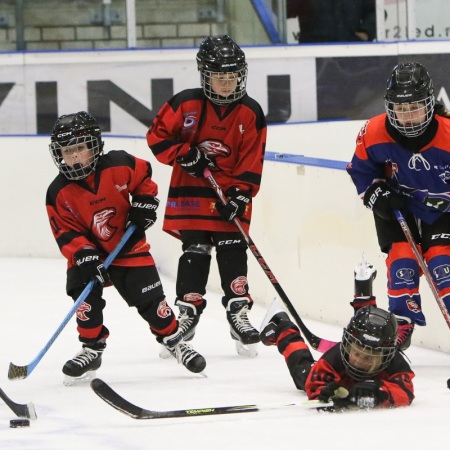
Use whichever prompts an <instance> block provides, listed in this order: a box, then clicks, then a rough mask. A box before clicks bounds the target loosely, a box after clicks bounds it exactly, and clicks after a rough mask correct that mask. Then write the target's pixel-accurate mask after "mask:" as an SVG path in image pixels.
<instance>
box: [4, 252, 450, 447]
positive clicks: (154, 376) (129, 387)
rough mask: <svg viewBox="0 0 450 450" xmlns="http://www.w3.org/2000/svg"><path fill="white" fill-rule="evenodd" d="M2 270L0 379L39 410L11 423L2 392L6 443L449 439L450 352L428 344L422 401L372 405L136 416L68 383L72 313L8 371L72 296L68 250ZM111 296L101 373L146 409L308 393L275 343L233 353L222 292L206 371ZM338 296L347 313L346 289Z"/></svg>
mask: <svg viewBox="0 0 450 450" xmlns="http://www.w3.org/2000/svg"><path fill="white" fill-rule="evenodd" d="M0 274H1V283H0V299H1V305H2V308H1V310H2V313H1V324H0V342H1V352H0V373H2V374H3V375H0V386H1V388H2V389H3V390H4V391H5V392H6V393H7V394H8V395H9V396H10V397H11V398H12V399H13V400H14V401H15V402H17V403H28V402H30V401H32V402H33V403H34V405H35V407H36V412H37V415H38V419H37V420H36V421H32V422H31V426H30V428H17V429H11V428H9V420H10V419H13V418H15V416H14V414H13V413H12V411H11V410H10V409H9V408H8V407H7V406H6V405H5V404H4V403H3V402H2V401H1V400H0V448H1V449H7V450H10V449H21V450H22V449H30V450H31V449H32V450H53V449H58V450H63V449H64V450H66V449H79V448H86V449H93V450H103V449H105V450H116V449H117V450H134V449H155V450H162V449H176V448H178V449H183V450H190V449H192V450H194V449H195V450H203V449H214V450H222V449H231V450H241V449H249V450H253V449H255V450H264V449H267V450H281V449H295V448H298V449H301V450H321V449H324V450H325V449H326V450H330V449H332V450H339V449H345V450H347V449H355V450H359V449H361V450H371V449H374V450H380V449H388V450H391V449H392V450H393V449H399V448H405V449H408V450H414V449H424V448H427V447H428V448H430V447H433V446H434V445H436V446H438V447H439V448H447V445H448V437H449V432H448V428H447V427H448V425H449V412H450V390H449V389H447V387H446V381H447V379H448V378H449V377H450V356H449V355H448V354H445V353H439V352H435V351H431V350H426V349H423V348H419V347H411V348H410V349H409V350H408V351H407V355H408V356H409V358H410V360H411V365H412V367H413V369H414V370H415V372H416V378H415V390H416V399H415V401H414V402H413V405H412V406H410V407H406V408H398V409H392V410H373V411H370V412H365V411H364V412H351V413H345V414H329V413H318V412H317V411H315V410H305V409H302V408H300V407H284V408H280V409H270V410H263V411H259V412H254V413H245V414H231V415H222V416H208V417H190V418H183V419H160V420H142V421H138V420H134V419H131V418H129V417H127V416H125V415H123V414H122V413H120V412H119V411H116V410H115V409H113V408H111V407H110V406H109V405H107V404H106V403H104V402H103V401H102V400H101V399H100V398H98V397H97V396H96V395H95V394H94V392H93V391H92V390H91V389H90V387H89V385H87V384H86V385H82V386H74V387H65V386H63V383H62V381H63V374H62V372H61V368H62V365H63V364H64V362H65V361H66V360H67V359H69V358H70V357H72V356H73V355H74V354H75V353H76V352H77V351H78V350H79V349H80V344H79V342H78V340H77V333H76V325H75V319H74V318H72V319H71V321H70V322H69V324H68V325H67V326H66V328H65V329H64V330H63V331H62V333H61V334H60V336H59V337H58V338H57V340H56V341H55V343H54V344H53V345H52V346H51V347H50V349H49V351H48V352H47V354H46V355H45V356H44V357H43V359H42V360H41V362H40V363H39V364H38V365H37V367H36V368H35V370H34V371H33V372H32V373H31V374H30V376H29V377H28V378H27V379H25V380H20V381H10V380H8V377H7V372H8V366H9V362H13V363H15V364H17V365H26V364H28V363H29V362H31V361H32V360H33V359H34V357H35V356H36V355H37V353H38V352H39V351H40V350H41V349H42V348H43V347H44V345H45V344H46V342H47V341H48V339H50V337H51V336H52V335H53V333H54V332H55V330H56V328H57V327H58V326H59V324H60V323H61V322H62V320H63V319H64V318H65V316H66V314H67V313H68V311H69V309H70V307H71V305H72V303H71V301H70V299H69V298H68V297H67V296H66V295H65V263H64V260H63V259H33V258H29V259H28V258H24V259H9V258H8V259H0ZM162 279H163V283H164V287H165V291H166V294H167V297H168V300H169V303H170V304H171V305H173V302H172V299H173V298H174V285H173V279H172V278H169V277H167V276H164V275H163V276H162ZM274 293H275V291H274ZM105 298H106V299H107V306H106V309H105V324H106V325H107V326H108V328H109V329H110V332H111V336H110V338H109V340H108V347H107V349H106V351H105V353H104V356H103V365H102V367H101V368H100V369H99V370H98V371H97V376H98V377H99V378H101V379H103V380H104V381H106V382H107V383H109V384H110V385H111V386H112V387H113V388H114V389H115V390H117V391H118V393H120V394H121V395H123V396H124V397H125V398H127V399H128V400H129V401H131V402H133V403H135V404H137V405H139V406H141V407H144V408H146V409H154V410H171V409H186V408H204V407H210V406H230V405H243V404H257V405H271V404H286V403H291V402H301V401H302V400H306V396H305V394H304V393H303V392H300V391H297V390H296V389H295V387H294V384H293V382H292V381H291V378H290V376H289V373H288V370H287V368H286V366H285V363H284V360H283V357H282V356H281V355H280V354H279V353H278V352H277V350H276V349H275V348H274V347H264V346H262V345H260V346H259V356H258V358H256V359H243V358H241V357H239V356H238V355H237V354H236V352H235V348H234V343H233V341H232V340H231V339H230V337H229V332H228V326H227V322H226V320H225V313H224V309H223V308H222V306H221V305H220V294H219V293H217V292H215V293H209V294H208V295H207V298H208V307H207V309H206V310H205V312H204V314H203V316H202V319H201V322H200V324H199V327H198V331H197V335H196V337H195V340H194V346H195V348H196V349H197V350H198V351H199V352H201V353H202V354H203V355H204V356H205V358H206V360H207V368H206V370H205V373H206V375H207V377H203V376H201V375H195V374H191V373H190V372H188V371H187V370H186V369H185V368H184V367H182V366H181V365H178V364H177V363H176V361H175V360H174V359H167V360H162V359H160V358H159V357H158V353H159V345H158V344H157V343H156V341H155V340H154V338H153V337H152V335H151V334H150V332H149V331H148V328H147V326H146V324H145V323H144V321H143V320H142V319H141V318H140V317H139V316H138V314H137V312H136V311H135V310H134V309H131V308H128V307H127V306H126V304H125V302H124V301H123V300H122V299H121V298H120V297H119V295H118V294H117V292H116V291H115V290H114V288H108V289H107V290H106V291H105ZM311 301H314V299H311ZM336 301H337V300H336ZM340 301H342V307H343V308H346V307H347V308H348V309H349V316H350V314H351V310H350V306H348V302H347V299H342V300H340ZM299 313H300V314H301V311H299ZM264 315H265V308H264V307H262V306H258V305H257V306H255V308H254V309H253V310H252V311H251V313H250V318H251V320H252V322H253V323H254V324H255V325H257V326H259V324H260V322H261V320H262V318H263V317H264ZM305 322H306V324H307V326H308V327H309V328H310V329H311V330H312V331H313V332H314V333H315V334H317V335H320V336H323V337H326V338H327V339H331V340H339V339H340V335H341V332H342V330H341V329H339V328H338V327H336V326H330V325H326V324H322V323H319V322H313V321H305ZM315 356H319V355H318V354H317V353H316V354H315ZM438 443H440V444H438Z"/></svg>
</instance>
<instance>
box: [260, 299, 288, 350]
mask: <svg viewBox="0 0 450 450" xmlns="http://www.w3.org/2000/svg"><path fill="white" fill-rule="evenodd" d="M282 321H290V318H289V316H288V315H287V314H286V313H285V312H284V311H283V309H282V306H281V303H280V301H279V300H278V299H276V298H275V299H274V301H273V302H272V304H271V305H270V307H269V309H268V310H267V313H266V315H265V316H264V319H263V321H262V323H261V328H260V329H261V333H260V339H261V342H262V343H263V344H264V345H276V329H277V326H278V324H279V323H280V322H282Z"/></svg>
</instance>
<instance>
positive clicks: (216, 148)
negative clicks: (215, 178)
mask: <svg viewBox="0 0 450 450" xmlns="http://www.w3.org/2000/svg"><path fill="white" fill-rule="evenodd" d="M197 148H198V149H199V150H200V151H201V152H203V153H204V154H205V155H206V156H207V157H208V158H209V159H210V160H211V161H212V162H214V160H215V159H216V158H217V157H219V156H221V157H222V158H227V157H228V156H230V155H231V150H230V148H229V147H228V146H227V145H225V144H224V143H223V142H220V141H203V142H200V144H197Z"/></svg>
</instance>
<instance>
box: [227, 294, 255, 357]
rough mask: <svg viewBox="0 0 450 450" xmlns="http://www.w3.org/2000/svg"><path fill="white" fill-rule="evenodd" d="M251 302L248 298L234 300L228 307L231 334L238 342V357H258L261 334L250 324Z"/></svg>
mask: <svg viewBox="0 0 450 450" xmlns="http://www.w3.org/2000/svg"><path fill="white" fill-rule="evenodd" d="M248 305H249V300H248V299H247V298H246V297H237V298H232V299H231V300H230V301H229V302H228V305H227V308H226V309H227V320H228V323H229V324H230V334H231V337H232V339H233V340H235V341H236V351H237V353H238V355H240V356H244V357H246V358H255V357H256V356H258V351H257V346H256V344H257V343H258V342H259V341H260V339H259V332H258V330H256V329H255V328H253V326H252V324H251V323H250V321H249V319H248V317H247V312H248V309H249V308H248Z"/></svg>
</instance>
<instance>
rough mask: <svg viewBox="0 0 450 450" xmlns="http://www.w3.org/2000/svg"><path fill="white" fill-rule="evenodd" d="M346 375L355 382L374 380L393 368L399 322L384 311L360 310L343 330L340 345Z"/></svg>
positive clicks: (368, 307) (370, 307) (368, 308)
mask: <svg viewBox="0 0 450 450" xmlns="http://www.w3.org/2000/svg"><path fill="white" fill-rule="evenodd" d="M340 351H341V357H342V361H343V363H344V366H345V369H346V371H347V373H348V374H349V375H350V376H351V377H352V378H353V379H355V380H357V381H358V380H363V379H366V378H371V377H373V376H375V375H377V374H379V373H381V372H382V371H383V370H385V369H386V367H387V366H388V365H389V364H390V362H391V361H392V358H393V357H394V356H395V353H396V351H397V320H396V318H395V316H394V315H393V314H392V313H390V312H387V311H385V310H383V309H380V308H376V307H373V306H367V307H364V308H361V309H359V310H358V311H357V312H356V314H355V316H354V317H352V319H351V320H350V323H349V324H348V326H347V327H346V328H345V329H344V333H343V337H342V342H341V345H340Z"/></svg>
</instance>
